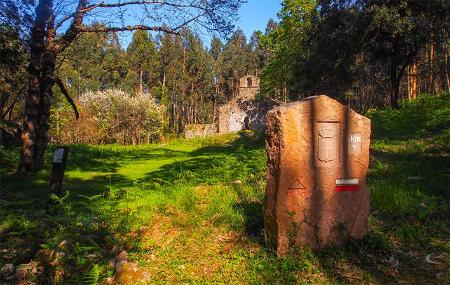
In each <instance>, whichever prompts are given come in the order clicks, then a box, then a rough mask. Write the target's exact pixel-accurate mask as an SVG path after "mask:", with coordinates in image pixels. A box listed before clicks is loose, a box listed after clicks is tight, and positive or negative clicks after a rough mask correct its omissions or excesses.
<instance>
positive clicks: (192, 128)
mask: <svg viewBox="0 0 450 285" xmlns="http://www.w3.org/2000/svg"><path fill="white" fill-rule="evenodd" d="M216 133H217V126H216V125H215V124H196V125H186V126H185V127H184V137H185V138H187V139H192V138H199V137H207V136H212V135H214V134H216Z"/></svg>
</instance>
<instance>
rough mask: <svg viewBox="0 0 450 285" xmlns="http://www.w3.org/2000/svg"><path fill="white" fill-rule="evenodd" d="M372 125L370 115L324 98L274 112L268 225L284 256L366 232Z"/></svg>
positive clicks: (269, 134) (268, 144)
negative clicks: (293, 251)
mask: <svg viewBox="0 0 450 285" xmlns="http://www.w3.org/2000/svg"><path fill="white" fill-rule="evenodd" d="M370 127H371V122H370V120H369V119H368V118H366V117H364V116H362V115H359V114H357V113H356V112H355V111H353V110H351V109H349V108H347V107H346V106H344V105H342V104H340V103H339V102H337V101H335V100H333V99H331V98H329V97H327V96H324V95H321V96H314V97H309V98H306V99H303V100H301V101H297V102H293V103H289V104H285V105H282V106H279V107H277V108H274V109H272V110H271V111H270V112H269V113H268V115H267V138H266V151H267V154H268V157H269V161H268V170H267V185H266V200H265V207H264V226H265V233H266V238H267V240H268V242H269V243H270V244H271V245H272V246H273V247H274V248H276V250H277V254H278V255H283V254H285V253H287V252H288V251H289V248H290V247H292V246H299V247H303V246H308V247H310V248H312V249H321V248H323V247H325V246H327V245H329V244H341V243H342V242H343V241H345V239H346V238H347V237H349V236H350V237H354V238H361V237H363V236H364V235H365V234H366V233H367V228H368V225H367V220H368V214H369V207H370V195H369V191H368V188H367V185H366V173H367V169H368V165H369V147H370Z"/></svg>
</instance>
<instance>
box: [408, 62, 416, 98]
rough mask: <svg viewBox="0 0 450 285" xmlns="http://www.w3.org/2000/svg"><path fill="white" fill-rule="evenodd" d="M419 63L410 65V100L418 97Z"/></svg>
mask: <svg viewBox="0 0 450 285" xmlns="http://www.w3.org/2000/svg"><path fill="white" fill-rule="evenodd" d="M417 93H418V90H417V63H413V64H411V65H410V66H409V67H408V100H410V101H411V100H415V99H417Z"/></svg>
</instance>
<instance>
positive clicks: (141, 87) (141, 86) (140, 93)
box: [139, 68, 144, 96]
mask: <svg viewBox="0 0 450 285" xmlns="http://www.w3.org/2000/svg"><path fill="white" fill-rule="evenodd" d="M142 94H144V86H143V84H142V68H141V70H140V72H139V95H141V96H142Z"/></svg>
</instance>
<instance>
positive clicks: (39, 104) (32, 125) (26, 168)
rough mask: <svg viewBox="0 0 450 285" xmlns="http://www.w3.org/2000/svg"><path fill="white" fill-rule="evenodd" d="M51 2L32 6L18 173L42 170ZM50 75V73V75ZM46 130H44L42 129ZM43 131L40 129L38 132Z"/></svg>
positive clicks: (48, 107)
mask: <svg viewBox="0 0 450 285" xmlns="http://www.w3.org/2000/svg"><path fill="white" fill-rule="evenodd" d="M51 7H52V1H51V0H41V1H40V2H39V4H38V6H37V7H36V20H35V22H34V25H33V29H32V41H31V58H30V64H29V66H28V92H27V95H26V98H25V116H24V121H23V130H22V149H21V156H20V165H19V170H18V174H19V175H26V174H27V173H29V172H30V171H38V170H40V169H41V168H42V165H43V162H44V161H43V158H44V151H45V148H46V147H47V141H46V139H47V132H48V117H47V118H45V116H46V115H48V114H49V109H50V100H49V98H48V97H47V96H48V95H49V93H51V87H52V86H53V84H52V82H46V80H47V79H48V78H47V76H48V75H50V73H52V72H53V71H54V62H53V69H52V68H51V67H50V68H49V67H46V66H45V64H47V63H48V62H51V61H52V60H55V59H56V57H54V58H52V56H50V55H49V54H48V53H46V45H45V44H46V42H45V38H46V36H47V34H46V26H47V20H48V19H49V18H50V15H51ZM51 75H53V74H51ZM46 127H47V128H46ZM41 128H44V129H41Z"/></svg>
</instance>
